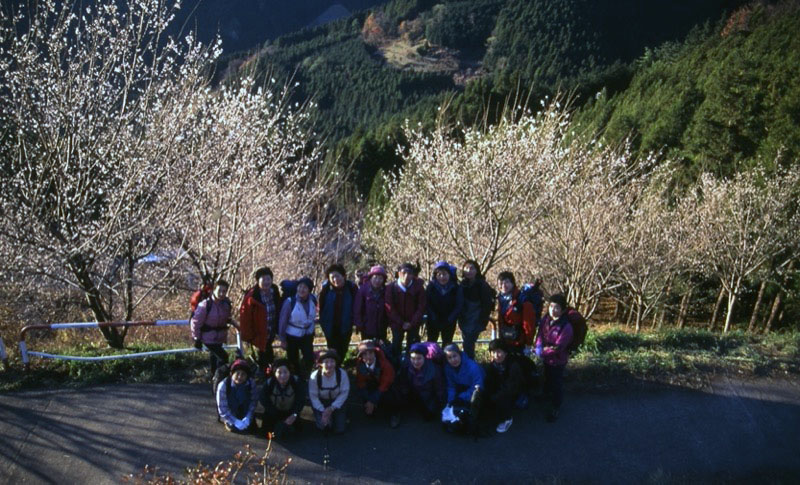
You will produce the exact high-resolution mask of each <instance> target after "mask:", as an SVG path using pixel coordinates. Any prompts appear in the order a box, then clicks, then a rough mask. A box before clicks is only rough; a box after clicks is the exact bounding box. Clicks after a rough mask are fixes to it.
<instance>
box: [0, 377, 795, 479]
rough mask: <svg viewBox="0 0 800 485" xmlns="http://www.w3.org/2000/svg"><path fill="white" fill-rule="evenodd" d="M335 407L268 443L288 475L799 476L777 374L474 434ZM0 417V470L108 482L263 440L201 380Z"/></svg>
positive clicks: (260, 446)
mask: <svg viewBox="0 0 800 485" xmlns="http://www.w3.org/2000/svg"><path fill="white" fill-rule="evenodd" d="M641 387H642V388H645V386H641ZM348 415H349V418H350V423H349V426H348V431H347V432H346V433H345V434H344V435H341V436H330V437H328V438H327V439H326V438H325V436H324V435H323V433H322V432H320V431H318V430H316V429H315V428H314V426H313V423H311V422H310V421H306V422H305V426H304V429H303V432H302V433H301V434H300V435H298V436H294V437H292V438H290V439H288V440H286V441H283V442H280V443H274V447H273V448H274V450H273V454H272V460H273V461H274V462H283V461H284V460H286V459H287V458H290V457H291V458H292V463H291V465H290V466H289V469H288V474H289V477H290V479H293V480H296V481H298V482H325V483H337V482H347V483H352V482H354V481H356V482H391V483H420V482H428V483H433V482H436V481H438V482H440V483H459V484H463V483H497V482H501V481H502V482H508V481H515V482H522V483H531V482H537V481H548V482H550V481H554V480H555V481H564V482H605V483H623V482H631V481H636V482H641V481H647V480H655V481H662V482H664V481H666V482H671V481H674V482H683V481H742V480H750V479H755V478H757V477H758V478H759V479H760V478H767V479H771V480H773V481H778V482H780V481H786V482H796V481H797V480H798V479H800V459H798V458H797V455H798V453H797V452H798V450H800V387H799V386H798V384H797V383H795V382H790V381H785V382H784V381H766V380H759V381H752V382H744V381H735V380H728V379H721V380H720V381H719V382H718V383H715V384H714V385H713V386H712V388H711V389H709V390H706V391H697V390H687V389H684V388H681V387H678V386H664V385H662V386H659V387H658V388H653V387H652V386H647V388H646V389H645V390H641V389H640V390H636V391H630V390H621V391H616V392H610V391H604V392H601V393H597V392H571V393H568V394H567V395H566V397H565V402H564V407H563V408H562V414H561V418H560V419H559V421H557V422H556V423H547V422H545V419H544V412H543V409H542V407H541V406H540V405H538V404H533V405H532V406H531V407H530V408H529V409H527V410H521V411H518V412H517V413H516V414H515V416H514V424H513V425H512V426H511V428H510V430H509V431H508V432H507V433H504V434H496V433H493V432H492V433H491V434H490V435H488V436H486V437H482V438H479V439H477V440H475V439H473V438H471V437H466V436H460V435H451V434H447V433H445V432H444V431H443V430H442V428H441V426H440V425H439V424H438V423H435V422H434V423H429V422H428V423H426V422H423V421H422V420H421V419H420V418H418V417H416V416H404V419H403V422H402V424H401V426H400V427H399V428H397V429H391V428H390V427H389V424H388V419H385V418H380V417H379V418H374V419H373V418H367V417H365V416H364V415H363V413H362V412H361V406H360V404H359V403H358V402H357V400H356V399H351V400H350V402H349V403H348ZM304 418H305V420H309V419H310V412H309V410H308V408H307V409H306V411H305V412H304ZM0 423H2V426H0V479H2V481H4V482H6V483H16V482H19V481H27V482H32V483H56V482H58V483H64V482H86V481H90V482H92V483H117V482H119V481H120V479H121V477H122V476H124V475H127V474H130V473H137V472H140V471H141V470H142V468H143V467H144V465H146V464H149V465H154V466H157V467H159V469H161V470H163V471H168V472H172V473H175V474H178V475H180V473H181V472H182V470H183V469H184V468H185V467H186V466H189V465H192V464H196V463H197V462H198V461H202V462H203V463H206V464H216V463H217V462H219V461H221V460H226V459H230V458H231V457H232V456H233V454H234V453H235V452H236V451H238V450H240V449H242V447H243V446H244V445H245V444H250V445H251V446H252V447H253V449H254V451H255V452H256V453H263V451H264V449H265V447H266V440H265V439H263V438H261V437H257V436H243V435H237V434H233V433H229V432H227V431H225V430H224V428H223V426H222V425H221V424H219V423H218V422H217V420H216V415H215V413H214V405H213V397H212V395H211V392H210V391H209V389H208V386H207V385H189V384H176V385H159V384H146V385H115V386H102V387H95V388H83V389H79V390H52V391H47V390H40V391H27V392H20V393H9V394H5V395H3V396H0ZM326 450H327V453H328V454H329V456H330V464H329V466H328V467H325V466H324V465H323V456H324V455H325V454H326Z"/></svg>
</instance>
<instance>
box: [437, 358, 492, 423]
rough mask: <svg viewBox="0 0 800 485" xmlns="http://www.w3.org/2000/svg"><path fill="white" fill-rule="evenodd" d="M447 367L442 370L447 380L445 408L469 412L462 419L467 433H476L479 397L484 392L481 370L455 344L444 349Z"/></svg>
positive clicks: (479, 404)
mask: <svg viewBox="0 0 800 485" xmlns="http://www.w3.org/2000/svg"><path fill="white" fill-rule="evenodd" d="M444 354H445V357H446V358H447V365H445V368H444V375H445V379H446V380H447V406H448V407H451V408H453V409H464V410H468V411H469V415H468V417H466V418H465V419H463V418H462V419H463V420H464V421H466V422H468V423H469V427H470V428H471V429H470V430H469V431H474V432H477V423H478V416H479V415H480V408H481V395H482V393H483V390H484V383H483V380H484V374H483V369H482V368H481V366H479V365H478V364H477V363H476V362H475V361H474V360H472V359H470V358H469V357H468V356H467V355H466V354H464V353H463V352H462V351H461V349H460V348H459V347H458V345H457V344H450V345H448V346H447V347H445V348H444Z"/></svg>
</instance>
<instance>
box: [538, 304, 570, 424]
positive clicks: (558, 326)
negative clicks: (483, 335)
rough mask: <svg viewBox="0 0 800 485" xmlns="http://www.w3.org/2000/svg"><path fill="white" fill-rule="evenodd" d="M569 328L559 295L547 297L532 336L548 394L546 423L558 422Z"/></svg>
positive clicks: (565, 307) (566, 359)
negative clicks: (539, 358) (537, 325)
mask: <svg viewBox="0 0 800 485" xmlns="http://www.w3.org/2000/svg"><path fill="white" fill-rule="evenodd" d="M570 342H572V325H571V324H570V323H569V319H568V318H567V299H566V297H565V296H564V295H562V294H561V293H558V294H555V295H553V296H551V297H550V306H549V307H548V313H547V315H545V316H544V317H543V318H542V321H541V323H540V325H539V332H538V334H537V336H536V346H535V351H536V355H537V356H539V357H541V359H542V361H543V362H544V390H545V393H546V394H549V395H550V399H551V404H552V406H551V408H550V412H549V413H548V414H547V421H549V422H551V423H552V422H554V421H555V420H557V419H558V414H559V410H560V409H561V403H562V401H563V398H564V368H565V367H566V366H567V361H568V360H569V351H568V350H567V348H568V347H569V344H570Z"/></svg>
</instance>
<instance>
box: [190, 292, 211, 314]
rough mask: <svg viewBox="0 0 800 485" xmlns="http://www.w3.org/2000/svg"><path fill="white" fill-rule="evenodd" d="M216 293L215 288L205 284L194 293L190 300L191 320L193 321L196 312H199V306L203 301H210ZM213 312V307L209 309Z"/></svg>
mask: <svg viewBox="0 0 800 485" xmlns="http://www.w3.org/2000/svg"><path fill="white" fill-rule="evenodd" d="M213 292H214V287H213V286H211V285H209V284H204V285H203V286H202V287H200V289H199V290H196V291H195V292H194V293H192V297H191V298H190V299H189V307H190V308H191V310H190V312H189V319H190V320H191V319H192V317H194V312H195V310H197V305H199V304H200V302H201V301H203V300H208V299H210V298H211V294H212V293H213ZM209 310H211V307H209Z"/></svg>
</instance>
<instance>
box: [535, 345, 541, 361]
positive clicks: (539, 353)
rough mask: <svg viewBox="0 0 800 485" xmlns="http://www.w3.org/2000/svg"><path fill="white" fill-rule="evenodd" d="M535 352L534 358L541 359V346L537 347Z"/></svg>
mask: <svg viewBox="0 0 800 485" xmlns="http://www.w3.org/2000/svg"><path fill="white" fill-rule="evenodd" d="M535 352H536V357H539V358H540V359H541V358H542V346H541V345H537V346H536V350H535Z"/></svg>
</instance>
